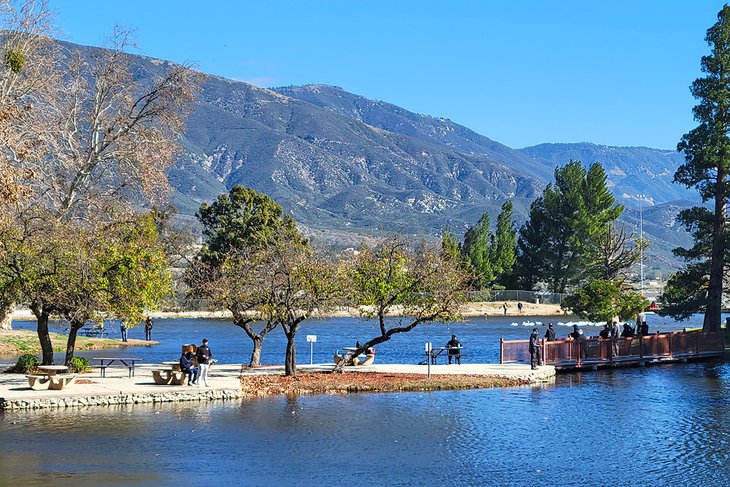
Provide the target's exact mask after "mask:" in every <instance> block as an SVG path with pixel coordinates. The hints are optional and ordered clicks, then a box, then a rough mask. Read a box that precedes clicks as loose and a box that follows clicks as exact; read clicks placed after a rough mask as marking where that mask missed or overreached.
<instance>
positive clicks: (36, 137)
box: [0, 0, 59, 329]
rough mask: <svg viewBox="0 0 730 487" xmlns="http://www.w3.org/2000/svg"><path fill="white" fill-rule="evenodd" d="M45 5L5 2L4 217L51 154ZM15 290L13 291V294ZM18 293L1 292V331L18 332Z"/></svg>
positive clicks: (0, 45) (50, 56)
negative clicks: (33, 166) (37, 166)
mask: <svg viewBox="0 0 730 487" xmlns="http://www.w3.org/2000/svg"><path fill="white" fill-rule="evenodd" d="M51 20H52V15H51V12H50V10H49V8H48V5H47V2H46V1H45V0H22V1H15V0H0V218H2V219H3V220H4V221H5V223H7V222H8V219H9V218H10V215H9V212H10V211H11V205H13V204H16V203H17V202H18V201H19V200H20V199H22V198H25V197H27V196H29V195H30V193H31V188H32V183H33V182H34V180H33V176H34V173H33V171H32V170H31V169H29V167H28V163H29V162H31V161H34V162H37V161H39V160H41V159H42V158H43V157H44V156H45V155H46V152H45V151H46V149H47V148H48V144H47V142H48V140H49V139H48V133H49V131H48V118H49V117H48V113H49V112H48V111H47V110H46V109H45V107H47V106H49V105H50V104H51V100H53V99H55V91H56V87H57V86H58V79H59V75H58V69H57V68H56V63H55V59H54V54H55V52H56V50H55V43H54V42H53V41H52V39H51V38H50V35H51V34H52V33H53V27H52V24H51ZM11 291H12V290H11ZM15 297H16V293H15V292H9V293H0V329H10V328H11V327H12V311H13V309H14V308H15Z"/></svg>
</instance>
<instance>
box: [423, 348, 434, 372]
mask: <svg viewBox="0 0 730 487" xmlns="http://www.w3.org/2000/svg"><path fill="white" fill-rule="evenodd" d="M425 349H426V367H427V370H428V378H429V379H430V378H431V350H432V349H433V347H432V346H431V342H426V346H425Z"/></svg>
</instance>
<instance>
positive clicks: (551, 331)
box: [545, 323, 555, 342]
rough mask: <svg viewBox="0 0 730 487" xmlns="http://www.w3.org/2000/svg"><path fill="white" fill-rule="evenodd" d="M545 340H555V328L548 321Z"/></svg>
mask: <svg viewBox="0 0 730 487" xmlns="http://www.w3.org/2000/svg"><path fill="white" fill-rule="evenodd" d="M545 340H547V341H549V342H554V341H555V328H553V324H552V323H548V327H547V330H545Z"/></svg>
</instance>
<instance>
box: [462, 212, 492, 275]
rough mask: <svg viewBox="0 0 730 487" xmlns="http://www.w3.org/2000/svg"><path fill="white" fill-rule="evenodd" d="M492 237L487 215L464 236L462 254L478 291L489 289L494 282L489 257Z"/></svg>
mask: <svg viewBox="0 0 730 487" xmlns="http://www.w3.org/2000/svg"><path fill="white" fill-rule="evenodd" d="M493 239H494V235H493V234H492V233H491V232H490V230H489V214H488V213H484V214H483V215H482V217H481V218H480V219H479V221H478V222H477V224H476V225H474V226H473V227H471V228H470V229H469V230H467V231H466V234H464V247H463V252H464V256H465V257H466V259H467V261H468V262H469V263H470V264H471V267H472V270H473V271H474V274H475V276H476V285H477V287H479V288H480V289H484V288H486V287H489V286H490V285H491V284H492V282H494V269H493V266H492V257H491V255H490V248H491V243H492V241H493Z"/></svg>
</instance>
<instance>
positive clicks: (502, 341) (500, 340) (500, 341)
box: [499, 337, 504, 364]
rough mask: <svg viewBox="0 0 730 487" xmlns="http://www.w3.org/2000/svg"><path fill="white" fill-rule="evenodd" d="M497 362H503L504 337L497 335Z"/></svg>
mask: <svg viewBox="0 0 730 487" xmlns="http://www.w3.org/2000/svg"><path fill="white" fill-rule="evenodd" d="M499 363H500V364H503V363H504V337H499Z"/></svg>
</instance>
